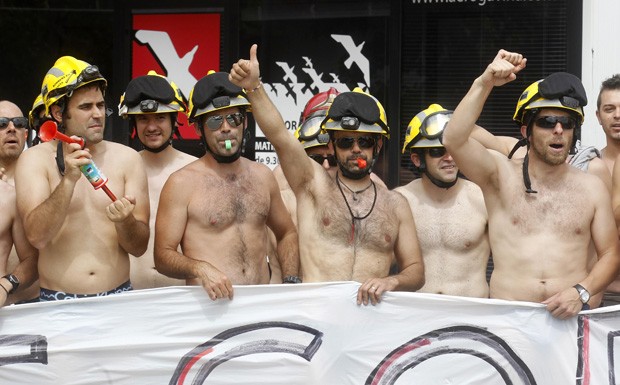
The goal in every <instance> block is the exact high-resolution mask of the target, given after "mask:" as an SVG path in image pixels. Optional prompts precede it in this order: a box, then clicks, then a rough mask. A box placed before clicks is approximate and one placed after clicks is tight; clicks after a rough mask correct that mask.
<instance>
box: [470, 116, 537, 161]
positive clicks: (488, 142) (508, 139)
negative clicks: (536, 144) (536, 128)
mask: <svg viewBox="0 0 620 385" xmlns="http://www.w3.org/2000/svg"><path fill="white" fill-rule="evenodd" d="M471 137H472V138H474V139H476V141H478V142H480V144H482V145H483V146H484V147H485V148H487V149H489V150H495V151H497V152H499V153H500V154H504V155H506V156H508V155H509V154H510V151H512V148H513V147H514V146H515V144H517V142H518V141H519V140H518V139H517V138H513V137H512V136H501V135H493V134H491V133H490V132H489V131H487V130H486V129H485V128H483V127H480V126H479V125H477V124H476V125H475V127H474V130H473V131H472V133H471ZM523 156H525V154H523ZM523 156H519V155H516V156H514V157H516V158H519V157H521V158H522V157H523Z"/></svg>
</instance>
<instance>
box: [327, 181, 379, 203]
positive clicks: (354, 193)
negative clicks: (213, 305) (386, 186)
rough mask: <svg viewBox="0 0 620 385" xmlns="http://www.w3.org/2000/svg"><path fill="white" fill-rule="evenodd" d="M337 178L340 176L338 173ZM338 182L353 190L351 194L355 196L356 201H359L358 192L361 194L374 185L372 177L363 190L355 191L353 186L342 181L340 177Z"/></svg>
mask: <svg viewBox="0 0 620 385" xmlns="http://www.w3.org/2000/svg"><path fill="white" fill-rule="evenodd" d="M336 178H338V175H336ZM338 183H339V184H341V185H343V186H344V187H346V188H347V190H349V191H350V192H351V195H352V196H353V200H354V201H356V202H357V194H361V193H363V192H364V191H366V190H368V189H369V188H370V186H372V185H373V182H372V179H371V180H370V184H369V185H368V186H366V187H364V188H363V189H361V190H357V191H354V190H353V189H352V188H351V187H349V186H347V184H346V183H344V182H343V181H341V180H340V178H338Z"/></svg>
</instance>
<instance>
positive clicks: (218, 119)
mask: <svg viewBox="0 0 620 385" xmlns="http://www.w3.org/2000/svg"><path fill="white" fill-rule="evenodd" d="M224 118H226V121H227V122H228V124H230V125H231V126H232V127H239V126H240V125H242V124H243V122H244V121H245V115H243V114H242V113H240V112H235V113H234V114H228V115H213V116H209V117H208V118H207V127H208V128H209V130H211V131H217V130H219V129H220V127H222V124H224Z"/></svg>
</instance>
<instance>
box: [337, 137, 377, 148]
mask: <svg viewBox="0 0 620 385" xmlns="http://www.w3.org/2000/svg"><path fill="white" fill-rule="evenodd" d="M334 142H335V143H336V147H338V148H340V149H343V150H347V149H349V148H352V147H353V144H354V143H355V142H357V145H358V146H359V148H362V149H366V148H373V147H374V146H375V144H377V140H376V139H375V138H373V137H372V136H360V137H358V138H357V139H356V138H351V137H343V138H336V139H334Z"/></svg>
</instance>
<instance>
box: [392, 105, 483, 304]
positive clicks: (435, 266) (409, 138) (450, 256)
mask: <svg viewBox="0 0 620 385" xmlns="http://www.w3.org/2000/svg"><path fill="white" fill-rule="evenodd" d="M450 115H451V111H448V110H446V109H444V108H442V107H441V106H440V105H438V104H432V105H430V106H429V107H428V108H427V109H426V110H424V111H421V112H419V113H418V114H417V115H416V116H415V117H414V118H413V119H412V120H411V122H410V123H409V126H408V127H407V134H406V137H405V144H404V146H403V154H404V153H405V152H406V151H410V153H411V155H410V156H411V162H412V163H413V165H414V167H415V168H416V169H417V170H418V171H419V172H420V174H421V178H418V179H415V180H413V181H412V182H410V183H409V184H407V185H405V186H401V187H398V188H396V189H395V190H396V191H398V192H399V193H401V194H403V196H405V198H407V201H409V206H410V207H411V211H412V213H413V217H414V218H415V220H416V222H417V223H418V226H417V227H416V228H417V231H418V240H419V241H420V248H421V249H422V257H423V258H424V274H425V283H424V286H423V287H422V288H421V289H420V290H419V291H420V292H424V293H435V294H448V295H459V296H465V297H481V298H488V297H489V285H488V283H487V279H486V268H487V263H488V261H489V255H490V252H491V250H490V246H489V237H488V234H487V221H488V217H487V210H486V208H485V206H484V198H483V196H482V191H480V188H479V187H478V186H476V184H474V183H472V182H470V181H468V180H466V179H463V178H459V175H458V172H459V169H458V168H457V167H456V165H455V163H454V159H452V157H451V156H450V154H449V153H448V152H446V149H445V147H444V146H443V144H442V143H441V135H442V133H443V129H444V127H445V125H446V123H447V122H448V120H449V119H450Z"/></svg>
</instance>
